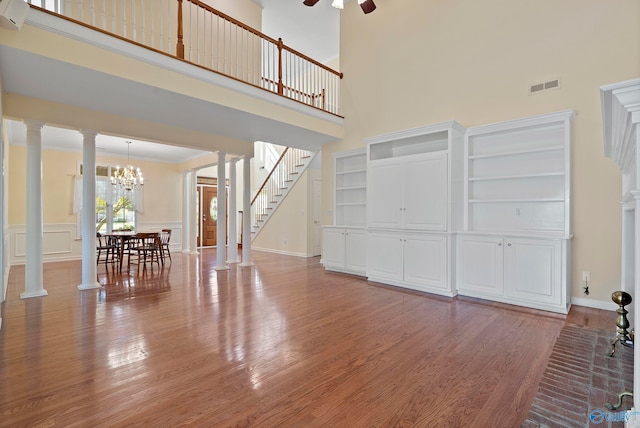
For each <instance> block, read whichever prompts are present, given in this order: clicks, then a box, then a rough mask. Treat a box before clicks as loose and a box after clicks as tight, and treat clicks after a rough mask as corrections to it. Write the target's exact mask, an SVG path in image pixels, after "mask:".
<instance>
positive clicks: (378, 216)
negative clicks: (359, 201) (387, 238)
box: [369, 151, 449, 231]
mask: <svg viewBox="0 0 640 428" xmlns="http://www.w3.org/2000/svg"><path fill="white" fill-rule="evenodd" d="M447 170H448V165H447V152H446V151H437V152H434V153H424V154H420V155H414V156H407V157H401V158H388V159H382V160H379V161H375V162H371V167H370V169H369V177H370V179H369V189H370V190H369V198H370V199H369V201H370V202H369V207H370V208H369V227H372V228H393V229H415V230H440V231H445V230H447V214H448V211H447V206H448V205H447V193H448V188H449V186H448V174H447ZM416 195H421V197H416Z"/></svg>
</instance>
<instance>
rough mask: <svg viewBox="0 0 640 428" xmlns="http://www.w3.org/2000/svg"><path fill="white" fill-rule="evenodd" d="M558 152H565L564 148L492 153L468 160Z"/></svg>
mask: <svg viewBox="0 0 640 428" xmlns="http://www.w3.org/2000/svg"><path fill="white" fill-rule="evenodd" d="M558 150H564V146H549V147H540V148H536V149H528V150H510V151H505V152H499V153H490V154H485V155H470V156H468V159H469V160H474V159H488V158H497V157H503V156H520V155H526V154H530V153H544V152H554V151H558Z"/></svg>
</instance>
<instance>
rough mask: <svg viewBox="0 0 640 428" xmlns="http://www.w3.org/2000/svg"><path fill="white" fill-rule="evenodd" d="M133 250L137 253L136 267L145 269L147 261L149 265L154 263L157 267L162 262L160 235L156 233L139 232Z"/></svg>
mask: <svg viewBox="0 0 640 428" xmlns="http://www.w3.org/2000/svg"><path fill="white" fill-rule="evenodd" d="M134 245H135V249H136V251H137V253H138V267H140V264H142V265H143V266H144V268H145V269H146V268H147V261H149V262H150V263H151V266H152V267H153V262H154V261H155V262H156V263H157V264H158V266H160V262H162V264H164V261H163V260H162V258H161V257H160V251H161V250H160V248H161V247H160V234H159V233H157V232H151V233H149V232H140V233H137V234H136V242H135V244H134Z"/></svg>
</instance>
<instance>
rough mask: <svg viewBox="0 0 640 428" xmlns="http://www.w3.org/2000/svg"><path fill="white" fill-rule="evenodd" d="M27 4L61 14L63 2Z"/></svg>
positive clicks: (44, 0)
mask: <svg viewBox="0 0 640 428" xmlns="http://www.w3.org/2000/svg"><path fill="white" fill-rule="evenodd" d="M27 3H29V4H32V5H34V6H39V7H41V8H43V9H47V10H50V11H52V12H56V13H62V8H63V3H64V2H63V1H62V0H27Z"/></svg>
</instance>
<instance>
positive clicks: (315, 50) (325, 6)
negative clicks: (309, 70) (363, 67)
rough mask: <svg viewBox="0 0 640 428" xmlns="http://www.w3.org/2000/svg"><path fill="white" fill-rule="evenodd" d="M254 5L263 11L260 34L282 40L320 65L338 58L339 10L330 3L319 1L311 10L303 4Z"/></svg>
mask: <svg viewBox="0 0 640 428" xmlns="http://www.w3.org/2000/svg"><path fill="white" fill-rule="evenodd" d="M253 1H255V2H256V3H258V4H259V5H261V6H262V7H263V11H262V32H263V33H265V34H267V35H268V36H271V37H275V38H277V37H281V38H282V41H283V42H284V44H286V45H287V46H290V47H292V48H293V49H295V50H297V51H300V52H302V53H303V54H305V55H307V56H310V57H311V58H313V59H315V60H317V61H320V62H322V63H326V62H327V61H330V60H333V59H335V58H337V57H338V55H339V53H340V10H339V9H336V8H333V7H331V0H320V1H319V2H318V3H316V5H315V6H313V7H309V6H305V5H304V4H302V1H303V0H253ZM345 3H346V2H345ZM345 7H346V6H345Z"/></svg>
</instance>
